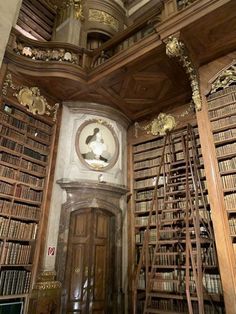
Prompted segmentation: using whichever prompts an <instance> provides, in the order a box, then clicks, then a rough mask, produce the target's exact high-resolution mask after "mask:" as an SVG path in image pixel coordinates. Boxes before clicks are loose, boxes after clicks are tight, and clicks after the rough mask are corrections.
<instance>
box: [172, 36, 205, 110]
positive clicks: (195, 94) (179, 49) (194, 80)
mask: <svg viewBox="0 0 236 314" xmlns="http://www.w3.org/2000/svg"><path fill="white" fill-rule="evenodd" d="M166 54H167V56H169V57H170V58H173V57H176V58H178V59H179V61H180V63H181V64H182V65H183V67H184V69H185V72H186V73H187V74H188V76H189V79H190V84H191V88H192V99H193V102H194V104H195V108H196V109H197V110H201V109H202V101H201V94H200V88H199V80H198V74H197V71H196V69H195V67H194V65H193V63H192V61H191V59H190V57H189V56H188V53H187V49H186V48H185V45H184V43H183V42H181V41H180V40H178V39H177V38H176V37H173V36H170V37H168V39H167V41H166Z"/></svg>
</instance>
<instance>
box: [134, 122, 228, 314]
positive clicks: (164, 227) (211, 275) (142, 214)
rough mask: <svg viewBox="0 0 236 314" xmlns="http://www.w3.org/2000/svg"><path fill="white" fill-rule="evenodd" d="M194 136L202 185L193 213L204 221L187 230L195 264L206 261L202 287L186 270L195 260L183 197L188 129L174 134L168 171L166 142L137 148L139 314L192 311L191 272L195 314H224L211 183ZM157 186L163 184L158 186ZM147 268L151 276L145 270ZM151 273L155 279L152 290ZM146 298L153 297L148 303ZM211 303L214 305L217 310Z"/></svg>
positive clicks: (159, 140) (156, 141)
mask: <svg viewBox="0 0 236 314" xmlns="http://www.w3.org/2000/svg"><path fill="white" fill-rule="evenodd" d="M194 134H195V138H194V143H195V144H194V145H195V153H196V156H197V159H198V165H197V172H198V176H199V181H200V183H199V182H198V184H197V185H200V186H201V188H199V190H198V191H197V193H196V192H194V193H196V195H195V199H194V200H193V201H192V205H191V206H192V207H191V208H196V210H194V209H192V210H193V212H194V215H195V213H197V214H196V215H197V216H199V221H198V230H197V229H196V225H195V224H194V223H193V221H192V220H191V219H189V222H188V223H189V225H188V230H189V242H190V243H191V248H192V249H191V250H192V254H193V256H194V257H193V259H194V261H195V262H196V261H197V259H198V258H199V260H201V261H199V263H200V264H201V266H199V269H200V272H201V273H202V275H201V278H200V279H199V278H197V280H199V281H197V280H196V278H195V279H193V277H194V267H193V265H192V266H191V265H189V266H186V263H187V260H188V259H190V258H188V257H187V256H188V255H187V254H189V253H188V252H187V249H186V247H187V245H186V243H187V242H186V241H187V240H186V234H187V232H186V212H185V210H186V198H187V196H186V195H187V194H184V192H183V191H185V190H186V181H185V180H186V164H185V161H186V160H185V155H184V154H185V153H184V151H183V137H186V128H183V129H181V130H176V131H174V132H173V133H172V135H171V147H172V148H171V152H169V153H167V152H165V153H164V155H165V157H164V159H165V162H164V164H165V166H163V168H161V169H159V167H161V164H162V154H163V147H164V146H165V145H166V143H165V137H163V136H159V137H156V138H154V137H152V138H151V139H150V140H147V139H146V140H145V141H143V142H136V143H134V144H133V145H132V162H131V164H132V176H131V177H132V182H131V186H132V187H133V203H132V209H133V210H132V218H131V222H132V221H133V223H132V225H133V237H132V239H133V241H134V243H135V244H134V253H133V265H134V270H135V276H136V278H137V280H136V282H135V280H134V281H133V291H135V290H136V289H137V290H136V292H135V293H136V295H135V296H133V297H134V300H135V303H136V304H134V305H133V310H134V313H135V312H136V313H149V311H151V312H152V311H153V313H154V312H155V311H158V313H159V312H160V313H170V312H171V313H173V311H174V313H185V312H186V311H188V310H189V308H188V304H187V303H188V302H187V298H186V295H185V291H186V272H187V271H186V269H187V268H188V269H189V282H190V284H189V287H188V288H189V290H190V294H191V297H190V298H191V302H192V305H191V306H192V310H193V312H194V313H206V314H208V313H215V312H214V311H218V312H219V313H224V305H223V296H222V287H221V279H220V275H219V270H218V262H217V254H216V250H215V245H214V236H213V231H212V223H211V215H210V205H209V201H208V191H207V184H206V177H205V173H204V165H203V159H202V156H201V147H200V141H199V137H198V130H197V128H196V127H195V128H194ZM164 143H165V144H164ZM166 149H167V148H165V150H166ZM190 150H191V149H190ZM191 154H192V153H190V155H191ZM190 157H191V156H190ZM170 165H171V166H170ZM167 169H168V170H167ZM159 171H160V172H159ZM168 171H169V172H171V175H170V174H168ZM189 171H190V170H189ZM187 177H188V178H189V179H188V180H189V182H188V184H189V190H190V194H189V195H192V194H193V190H192V189H193V186H194V184H196V182H193V181H191V179H190V177H191V174H190V172H189V174H188V176H187ZM173 178H174V179H173ZM157 180H158V182H156V181H157ZM170 180H171V181H170ZM173 180H174V181H173ZM168 186H169V187H168ZM155 194H156V195H157V196H156V198H155V197H154V195H155ZM167 203H168V205H167ZM150 211H151V212H152V213H151V214H150ZM192 215H193V213H192ZM145 234H148V244H147V246H146V249H145V248H144V249H143V247H144V246H145ZM146 236H147V235H146ZM157 247H158V248H157ZM199 256H200V257H199ZM141 259H142V260H141ZM195 262H194V263H195ZM200 264H199V265H200ZM147 267H148V271H146V269H145V268H147ZM153 269H155V270H153ZM203 269H204V271H203ZM152 272H153V273H154V274H153V276H154V277H155V278H154V280H153V282H152V283H151V284H150V277H151V273H152ZM135 276H134V277H135ZM199 282H200V283H199ZM150 285H151V288H150ZM148 286H149V287H148ZM199 286H200V288H199ZM198 288H199V289H202V295H203V301H201V302H202V308H203V310H202V311H204V312H201V311H200V310H199V304H198V302H197V297H196V291H197V290H198ZM148 290H149V291H148ZM150 291H151V292H150ZM147 295H149V296H148V297H147ZM145 299H146V301H145ZM212 301H213V303H214V305H212ZM145 302H146V303H148V304H149V305H147V304H145ZM201 302H200V303H201ZM148 306H149V308H148ZM155 313H157V312H155Z"/></svg>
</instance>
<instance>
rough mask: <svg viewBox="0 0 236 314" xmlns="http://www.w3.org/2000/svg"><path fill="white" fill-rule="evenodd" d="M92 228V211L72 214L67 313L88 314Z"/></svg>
mask: <svg viewBox="0 0 236 314" xmlns="http://www.w3.org/2000/svg"><path fill="white" fill-rule="evenodd" d="M90 226H91V210H90V209H88V210H84V211H80V212H74V213H72V215H71V224H70V233H69V241H68V258H67V265H66V285H67V292H68V300H67V313H69V312H73V313H78V314H79V313H80V311H79V310H81V314H82V313H86V306H87V298H88V295H87V287H88V267H89V262H90V261H89V256H88V248H89V243H90ZM74 311H78V312H74Z"/></svg>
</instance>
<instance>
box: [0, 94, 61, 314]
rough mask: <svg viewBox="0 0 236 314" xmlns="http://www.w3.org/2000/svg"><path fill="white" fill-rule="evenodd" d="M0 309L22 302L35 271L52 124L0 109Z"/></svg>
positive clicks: (21, 110)
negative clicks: (7, 304)
mask: <svg viewBox="0 0 236 314" xmlns="http://www.w3.org/2000/svg"><path fill="white" fill-rule="evenodd" d="M0 121H1V124H0V304H3V303H12V304H14V306H17V305H16V304H17V303H16V302H19V304H20V302H23V304H24V313H26V311H27V306H28V299H29V292H30V290H31V288H32V283H33V281H34V277H35V274H36V270H37V263H38V257H39V250H40V235H41V232H42V224H43V216H44V207H45V202H46V193H47V188H48V182H49V174H50V167H51V161H52V152H53V147H54V138H55V128H56V124H55V123H54V122H53V121H52V118H50V117H43V116H39V115H37V114H36V115H33V114H31V113H29V112H28V111H27V110H26V109H25V107H23V106H21V105H20V104H19V103H17V101H14V100H13V99H12V98H7V97H5V98H2V99H1V103H0Z"/></svg>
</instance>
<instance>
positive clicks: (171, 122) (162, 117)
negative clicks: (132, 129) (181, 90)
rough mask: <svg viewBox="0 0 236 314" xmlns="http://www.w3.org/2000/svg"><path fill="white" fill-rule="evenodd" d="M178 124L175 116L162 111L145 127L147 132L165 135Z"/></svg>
mask: <svg viewBox="0 0 236 314" xmlns="http://www.w3.org/2000/svg"><path fill="white" fill-rule="evenodd" d="M176 125H177V123H176V121H175V118H174V117H173V116H172V115H170V114H166V113H160V114H159V115H158V117H157V118H155V119H153V120H152V121H151V122H150V123H148V124H147V125H146V126H144V127H143V129H144V130H145V131H147V134H152V135H164V134H166V133H167V132H168V131H171V130H173V129H174V128H175V126H176Z"/></svg>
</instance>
